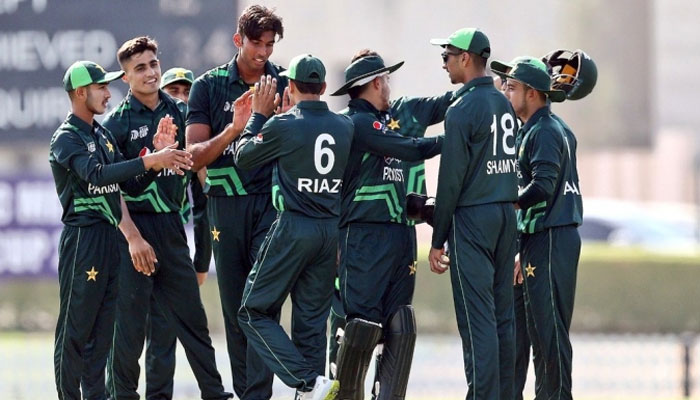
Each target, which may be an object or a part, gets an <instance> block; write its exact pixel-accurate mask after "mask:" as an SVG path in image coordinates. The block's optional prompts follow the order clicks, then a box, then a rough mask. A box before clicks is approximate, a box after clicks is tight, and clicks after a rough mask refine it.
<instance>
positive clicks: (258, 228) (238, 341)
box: [207, 194, 279, 400]
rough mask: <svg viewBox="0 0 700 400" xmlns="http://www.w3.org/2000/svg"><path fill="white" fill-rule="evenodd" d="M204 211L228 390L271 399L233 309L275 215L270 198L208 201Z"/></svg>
mask: <svg viewBox="0 0 700 400" xmlns="http://www.w3.org/2000/svg"><path fill="white" fill-rule="evenodd" d="M207 210H208V212H209V224H210V226H211V232H212V249H213V252H214V262H215V263H216V276H217V282H218V284H219V296H220V297H221V308H222V310H223V314H224V327H225V329H226V345H227V347H228V355H229V360H230V362H231V372H232V374H233V389H234V391H235V392H236V395H237V396H238V397H239V398H240V399H242V400H266V399H269V398H271V397H272V379H273V375H272V372H271V371H270V369H269V368H268V367H267V366H266V365H265V363H264V362H263V361H262V359H261V358H260V356H259V355H258V353H257V352H256V351H255V350H254V349H253V347H252V346H250V345H248V339H247V338H246V337H245V335H244V334H243V332H242V331H241V328H240V326H239V324H238V309H239V308H240V307H241V298H242V297H243V288H244V287H245V284H246V279H248V274H249V273H250V271H251V269H252V268H253V263H254V262H255V257H256V256H257V254H258V250H259V249H260V246H261V245H262V243H263V240H264V239H265V235H266V234H267V232H268V231H269V230H270V225H272V222H273V221H274V220H275V216H276V215H277V213H276V211H275V209H274V208H273V207H272V198H271V197H270V194H251V195H247V196H235V197H233V196H232V197H220V196H210V197H209V199H208V203H207ZM277 318H278V320H279V316H278V317H277Z"/></svg>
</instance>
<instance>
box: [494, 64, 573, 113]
mask: <svg viewBox="0 0 700 400" xmlns="http://www.w3.org/2000/svg"><path fill="white" fill-rule="evenodd" d="M492 68H493V66H492ZM502 76H504V77H506V78H509V79H514V80H516V81H520V82H522V83H524V84H526V85H528V86H530V87H531V88H533V89H535V90H537V91H539V92H542V93H544V94H546V95H547V97H549V99H550V100H551V101H553V102H556V103H559V102H562V101H564V100H566V92H564V91H563V90H552V86H551V85H552V80H551V78H550V76H549V72H547V66H546V65H545V64H544V63H543V62H542V61H541V60H540V59H538V58H534V57H522V59H521V60H520V61H518V62H516V63H514V65H513V67H512V69H511V70H510V72H508V73H507V74H502Z"/></svg>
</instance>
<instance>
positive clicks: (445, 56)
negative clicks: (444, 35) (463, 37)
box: [440, 50, 463, 63]
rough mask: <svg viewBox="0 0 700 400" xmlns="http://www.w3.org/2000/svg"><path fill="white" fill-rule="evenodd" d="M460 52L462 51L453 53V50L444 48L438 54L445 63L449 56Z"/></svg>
mask: <svg viewBox="0 0 700 400" xmlns="http://www.w3.org/2000/svg"><path fill="white" fill-rule="evenodd" d="M462 53H463V52H462V51H460V52H456V53H453V52H450V51H447V50H445V51H443V52H442V54H440V56H441V57H442V62H443V63H447V59H448V58H450V56H458V55H460V54H462Z"/></svg>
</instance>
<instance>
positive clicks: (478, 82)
mask: <svg viewBox="0 0 700 400" xmlns="http://www.w3.org/2000/svg"><path fill="white" fill-rule="evenodd" d="M484 85H491V86H493V78H491V77H490V76H482V77H480V78H474V79H472V80H470V81H469V82H467V83H465V84H464V86H462V87H461V88H459V90H457V92H455V97H459V96H462V95H463V94H464V93H466V92H469V91H471V90H472V89H474V88H475V87H477V86H484Z"/></svg>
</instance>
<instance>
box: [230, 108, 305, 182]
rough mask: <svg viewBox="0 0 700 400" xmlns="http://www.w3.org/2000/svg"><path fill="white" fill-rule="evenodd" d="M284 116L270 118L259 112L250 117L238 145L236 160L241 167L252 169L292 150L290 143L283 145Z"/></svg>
mask: <svg viewBox="0 0 700 400" xmlns="http://www.w3.org/2000/svg"><path fill="white" fill-rule="evenodd" d="M284 118H285V117H282V118H279V117H273V118H271V119H269V120H268V119H267V118H266V117H265V116H264V115H262V114H259V113H255V114H253V116H251V117H250V121H248V125H247V126H246V129H245V131H244V133H243V136H241V140H240V141H239V142H238V144H237V146H236V152H235V156H234V157H235V158H234V161H235V162H236V165H237V166H238V167H239V168H243V169H250V168H255V167H259V166H261V165H265V164H267V163H269V162H270V161H272V160H275V159H277V158H279V157H280V156H281V155H283V154H284V153H286V152H287V151H290V150H291V149H290V148H289V147H288V146H289V145H290V143H286V144H285V146H287V147H283V146H282V142H284V140H283V139H282V137H283V135H284V124H283V121H282V120H283V119H284ZM281 122H282V123H281ZM285 149H286V151H285Z"/></svg>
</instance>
